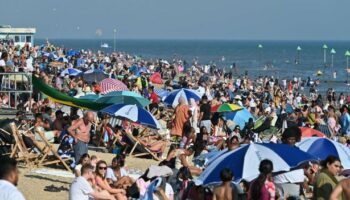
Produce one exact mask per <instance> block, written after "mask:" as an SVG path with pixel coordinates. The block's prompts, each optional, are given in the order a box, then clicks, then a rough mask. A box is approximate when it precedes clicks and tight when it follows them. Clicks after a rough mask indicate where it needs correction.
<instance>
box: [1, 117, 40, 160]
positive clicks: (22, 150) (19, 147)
mask: <svg viewBox="0 0 350 200" xmlns="http://www.w3.org/2000/svg"><path fill="white" fill-rule="evenodd" d="M10 127H11V130H12V135H13V137H14V139H15V144H14V146H13V148H12V150H11V154H10V157H11V158H16V159H17V160H24V161H25V163H26V166H32V165H33V161H32V160H33V159H35V158H37V155H34V154H31V153H30V152H29V151H28V148H27V147H26V145H25V143H24V141H23V138H22V137H21V134H20V133H19V132H18V129H17V126H16V124H15V123H13V122H12V123H10ZM3 131H4V130H3Z"/></svg>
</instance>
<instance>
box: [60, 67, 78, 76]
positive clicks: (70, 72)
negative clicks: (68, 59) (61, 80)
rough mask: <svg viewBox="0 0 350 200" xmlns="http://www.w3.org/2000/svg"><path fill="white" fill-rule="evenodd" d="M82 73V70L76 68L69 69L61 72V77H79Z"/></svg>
mask: <svg viewBox="0 0 350 200" xmlns="http://www.w3.org/2000/svg"><path fill="white" fill-rule="evenodd" d="M80 73H81V71H80V70H77V69H74V68H67V69H65V70H63V71H62V72H61V76H65V75H69V76H77V75H79V74H80Z"/></svg>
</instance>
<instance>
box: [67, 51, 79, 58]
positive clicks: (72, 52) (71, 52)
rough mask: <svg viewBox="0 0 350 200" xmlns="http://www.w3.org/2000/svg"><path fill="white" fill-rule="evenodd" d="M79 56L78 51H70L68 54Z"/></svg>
mask: <svg viewBox="0 0 350 200" xmlns="http://www.w3.org/2000/svg"><path fill="white" fill-rule="evenodd" d="M78 55H79V52H78V51H75V50H72V49H71V50H69V51H68V52H67V56H71V57H72V56H78Z"/></svg>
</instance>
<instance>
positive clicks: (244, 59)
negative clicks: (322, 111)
mask: <svg viewBox="0 0 350 200" xmlns="http://www.w3.org/2000/svg"><path fill="white" fill-rule="evenodd" d="M45 41H46V39H36V40H35V43H36V45H40V44H43V43H45ZM49 41H50V42H51V43H53V44H54V45H56V46H64V47H66V48H69V49H75V50H80V49H84V50H87V49H89V50H92V51H97V50H101V51H104V52H106V53H111V52H113V49H114V40H113V39H103V38H101V39H73V38H72V39H49ZM103 43H107V44H108V45H109V48H101V44H103ZM258 44H261V45H262V48H258ZM323 44H327V46H328V49H327V50H326V67H325V64H324V49H323V48H322V46H323ZM298 46H300V47H301V50H300V51H297V47H298ZM115 48H116V51H120V52H127V53H129V54H131V55H137V56H141V57H143V58H145V59H153V60H154V59H160V58H161V59H166V60H169V61H171V60H173V59H174V58H177V59H181V60H186V62H187V63H192V62H193V61H194V60H198V62H199V63H200V64H215V65H216V66H218V67H220V68H224V69H225V70H226V71H228V70H230V69H231V68H230V66H231V65H232V64H233V63H235V65H236V66H237V69H238V71H239V74H246V73H247V74H248V75H250V76H264V75H273V76H274V77H277V78H280V79H282V78H286V77H288V78H291V77H293V76H296V77H301V78H302V79H306V78H307V77H312V78H313V79H318V78H319V79H321V80H325V81H329V82H330V81H332V82H333V83H334V84H336V87H337V88H338V89H339V90H341V91H347V90H348V87H347V86H346V84H345V82H346V81H347V80H348V79H349V77H348V74H347V73H346V67H347V66H346V57H345V55H344V53H345V51H346V50H350V41H336V40H334V41H331V40H329V41H319V40H304V41H303V40H203V39H197V40H191V39H117V40H116V46H115ZM332 48H334V49H335V51H336V53H335V54H330V50H331V49H332ZM332 56H333V67H332ZM296 62H298V63H297V64H296ZM265 66H267V67H265ZM318 71H322V72H323V73H324V74H323V76H316V74H317V72H318ZM335 71H336V73H337V76H336V78H334V77H333V72H335ZM327 87H328V86H327ZM330 87H335V86H330Z"/></svg>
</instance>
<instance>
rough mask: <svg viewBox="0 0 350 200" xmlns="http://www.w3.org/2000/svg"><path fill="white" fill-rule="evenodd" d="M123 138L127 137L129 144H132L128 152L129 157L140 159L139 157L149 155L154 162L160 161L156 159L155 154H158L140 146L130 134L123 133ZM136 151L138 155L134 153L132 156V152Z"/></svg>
mask: <svg viewBox="0 0 350 200" xmlns="http://www.w3.org/2000/svg"><path fill="white" fill-rule="evenodd" d="M125 136H126V137H127V139H128V140H129V142H130V143H132V144H133V147H132V149H131V151H130V155H131V156H134V157H140V156H146V155H150V156H152V157H153V158H154V159H155V160H157V161H160V159H159V158H158V156H157V154H158V153H159V152H153V151H151V150H150V149H149V148H148V147H146V146H144V145H142V144H141V143H140V142H139V141H138V139H137V138H135V137H134V136H133V135H132V134H130V133H126V132H125ZM135 150H137V151H138V152H140V153H136V154H133V153H134V151H135Z"/></svg>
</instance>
